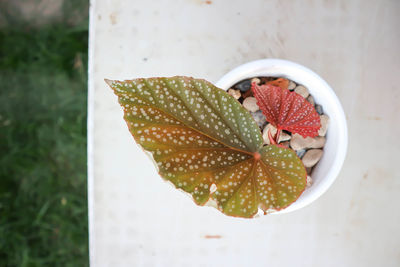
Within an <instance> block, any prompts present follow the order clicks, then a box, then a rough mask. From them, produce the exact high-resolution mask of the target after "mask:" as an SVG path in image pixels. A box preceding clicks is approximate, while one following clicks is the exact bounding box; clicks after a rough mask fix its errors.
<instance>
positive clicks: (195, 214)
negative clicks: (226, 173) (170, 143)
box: [88, 0, 400, 266]
mask: <svg viewBox="0 0 400 267" xmlns="http://www.w3.org/2000/svg"><path fill="white" fill-rule="evenodd" d="M209 2H211V1H209ZM399 11H400V2H399V1H389V0H385V1H361V0H359V1H357V0H355V1H280V0H274V1H262V0H259V1H258V0H254V1H222V0H220V1H218V0H214V1H212V2H211V4H207V2H206V1H201V0H190V1H189V0H176V1H167V0H164V1H140V0H137V1H128V0H112V1H111V0H96V1H94V0H92V4H91V22H90V50H89V53H90V62H89V74H90V80H89V122H88V126H89V206H90V207H89V216H90V257H91V265H92V266H294V265H295V266H399V265H400V230H399V226H398V225H399V222H400V208H399V207H398V203H400V172H399V171H398V162H399V161H398V158H399V157H398V156H397V155H396V153H399V152H400V143H399V142H398V138H399V136H400V126H399V122H400V105H399V104H398V103H399V101H400V90H399V77H400V49H399V47H400V31H399V30H398V26H399V25H400V17H399V16H398V12H399ZM259 58H284V59H289V60H293V61H295V62H299V63H300V64H303V65H305V66H307V67H309V68H311V69H312V70H314V71H316V72H317V73H318V74H319V75H321V76H322V77H323V78H324V79H325V80H326V81H327V82H328V83H329V84H330V85H331V86H332V87H333V89H334V91H335V93H336V94H337V95H338V97H339V99H340V101H341V102H342V104H343V107H344V110H345V113H346V116H347V119H348V126H349V150H348V155H347V159H346V161H345V164H344V167H343V169H342V172H341V173H340V175H339V177H338V179H337V180H336V182H335V183H334V184H333V186H332V187H331V188H330V189H329V190H328V192H327V193H325V194H324V195H323V196H322V197H321V198H319V199H318V201H316V202H314V203H313V204H311V205H309V206H307V207H306V208H304V209H301V210H298V211H295V212H292V213H288V214H282V215H276V216H265V217H262V218H259V219H255V220H244V219H232V218H229V217H226V216H223V215H222V214H221V213H219V212H218V211H216V210H215V209H213V208H208V207H198V206H195V205H194V204H193V201H192V200H191V199H189V198H188V197H187V196H186V195H184V194H183V193H179V192H178V191H176V190H175V189H173V188H172V187H171V186H170V185H169V184H167V183H164V182H163V181H162V180H161V178H159V177H157V174H156V172H155V168H154V166H153V165H152V162H151V161H150V160H149V159H148V158H147V156H145V154H144V153H143V152H142V151H141V149H140V148H139V147H138V146H137V145H136V144H135V143H134V141H133V138H132V137H131V136H130V134H129V132H128V130H127V127H126V125H125V123H124V121H123V120H122V110H121V109H120V107H119V105H118V103H117V98H116V97H115V96H114V95H113V93H112V92H111V90H110V89H109V88H108V87H107V86H106V84H105V83H104V81H103V78H111V79H126V78H135V77H150V76H171V75H177V74H179V75H191V76H194V77H201V78H206V79H208V80H210V81H212V82H215V81H217V80H218V79H219V78H220V77H221V76H222V75H223V74H225V73H226V72H227V71H229V70H231V69H232V68H234V67H236V66H238V65H240V64H242V63H245V62H248V61H251V60H255V59H259ZM207 236H214V237H215V236H218V237H220V238H206V237H207Z"/></svg>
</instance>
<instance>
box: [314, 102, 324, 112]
mask: <svg viewBox="0 0 400 267" xmlns="http://www.w3.org/2000/svg"><path fill="white" fill-rule="evenodd" d="M315 110H316V111H317V113H318V114H319V115H322V114H324V110H323V109H322V106H321V105H318V104H316V105H315Z"/></svg>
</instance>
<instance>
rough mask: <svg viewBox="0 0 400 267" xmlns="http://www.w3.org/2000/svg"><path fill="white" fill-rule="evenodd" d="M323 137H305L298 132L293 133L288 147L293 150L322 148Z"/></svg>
mask: <svg viewBox="0 0 400 267" xmlns="http://www.w3.org/2000/svg"><path fill="white" fill-rule="evenodd" d="M325 141H326V140H325V137H322V136H317V137H314V138H312V137H306V138H304V137H303V136H301V135H299V134H293V135H292V139H291V140H290V147H291V148H293V149H294V150H301V149H305V148H322V147H324V145H325Z"/></svg>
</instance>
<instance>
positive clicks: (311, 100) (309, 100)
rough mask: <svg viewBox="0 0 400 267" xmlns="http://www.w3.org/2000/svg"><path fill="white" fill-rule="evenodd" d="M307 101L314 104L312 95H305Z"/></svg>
mask: <svg viewBox="0 0 400 267" xmlns="http://www.w3.org/2000/svg"><path fill="white" fill-rule="evenodd" d="M307 101H308V102H310V104H311V105H313V106H314V105H315V101H314V97H313V96H312V95H309V96H308V97H307Z"/></svg>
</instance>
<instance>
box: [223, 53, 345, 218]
mask: <svg viewBox="0 0 400 267" xmlns="http://www.w3.org/2000/svg"><path fill="white" fill-rule="evenodd" d="M262 76H269V77H284V78H288V79H290V80H293V81H294V82H296V83H298V84H302V85H304V86H305V87H307V88H308V90H309V91H310V94H312V96H313V97H314V99H315V102H316V103H318V104H320V105H322V107H323V110H324V113H325V114H327V115H328V116H329V118H330V122H329V127H328V131H327V135H326V144H325V146H324V154H323V156H322V158H321V160H320V161H319V162H318V163H317V165H316V166H315V167H314V169H313V173H312V179H313V184H312V186H310V187H309V188H307V189H306V190H305V191H304V192H303V194H302V195H301V196H300V197H299V198H298V199H297V200H296V202H294V203H293V204H292V205H290V206H289V207H287V208H286V209H284V210H281V211H279V212H275V214H277V213H287V212H291V211H294V210H298V209H300V208H303V207H305V206H307V205H308V204H310V203H312V202H313V201H315V200H316V199H317V198H319V197H320V196H321V195H322V194H323V193H325V192H326V191H327V190H328V188H329V187H330V186H331V185H332V183H333V182H334V181H335V179H336V177H337V176H338V174H339V171H340V169H341V168H342V165H343V162H344V159H345V156H346V151H347V124H346V118H345V115H344V112H343V108H342V105H341V104H340V102H339V99H338V98H337V96H336V95H335V93H334V91H333V90H332V88H331V87H330V86H329V85H328V84H327V83H326V82H325V81H324V80H323V79H322V78H321V77H320V76H318V75H317V74H316V73H315V72H313V71H312V70H310V69H308V68H306V67H304V66H302V65H299V64H297V63H294V62H291V61H288V60H282V59H261V60H256V61H252V62H249V63H246V64H243V65H240V66H239V67H237V68H235V69H233V70H231V71H230V72H228V73H227V74H226V75H224V76H223V77H222V78H221V79H220V80H219V81H218V82H217V83H216V86H217V87H219V88H222V89H224V90H227V89H228V88H230V87H231V86H232V85H234V84H235V83H237V82H239V81H241V80H244V79H247V78H252V77H262Z"/></svg>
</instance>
